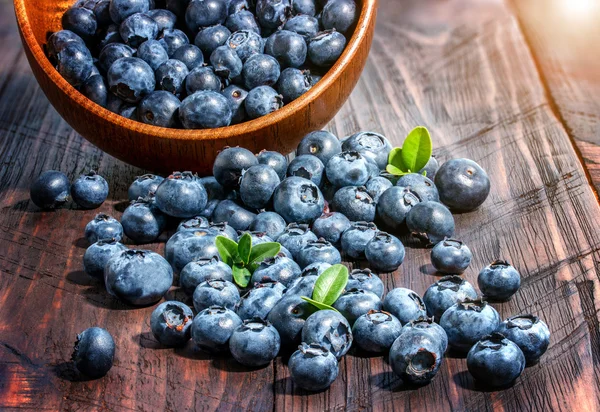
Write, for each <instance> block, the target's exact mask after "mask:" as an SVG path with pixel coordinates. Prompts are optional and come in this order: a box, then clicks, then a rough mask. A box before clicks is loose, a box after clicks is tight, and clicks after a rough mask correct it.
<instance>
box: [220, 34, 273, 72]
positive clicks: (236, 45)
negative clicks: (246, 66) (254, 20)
mask: <svg viewBox="0 0 600 412" xmlns="http://www.w3.org/2000/svg"><path fill="white" fill-rule="evenodd" d="M225 44H226V45H227V46H228V47H229V48H230V49H231V50H233V51H235V52H236V53H237V55H238V57H239V58H240V59H241V60H242V61H243V62H244V63H245V62H246V61H247V60H248V58H249V57H251V56H253V55H255V54H262V53H263V50H264V45H263V40H262V37H260V35H259V34H257V33H256V32H254V31H252V30H240V31H236V32H234V33H233V34H231V36H229V38H228V39H227V41H226V42H225ZM277 66H279V63H278V64H277Z"/></svg>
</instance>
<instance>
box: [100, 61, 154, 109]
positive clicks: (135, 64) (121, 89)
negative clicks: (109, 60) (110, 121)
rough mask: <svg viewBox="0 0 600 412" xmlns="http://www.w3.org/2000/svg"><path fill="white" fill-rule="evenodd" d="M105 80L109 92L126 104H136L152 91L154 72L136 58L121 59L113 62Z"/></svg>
mask: <svg viewBox="0 0 600 412" xmlns="http://www.w3.org/2000/svg"><path fill="white" fill-rule="evenodd" d="M107 79H108V86H109V89H110V91H111V92H112V93H113V94H114V95H116V96H117V97H119V98H121V99H123V100H124V101H125V102H128V103H137V102H139V101H140V100H141V99H142V98H143V97H144V96H146V95H147V94H149V93H151V92H153V91H154V86H155V78H154V71H153V70H152V68H151V67H150V66H149V65H148V63H146V62H145V61H143V60H142V59H139V58H137V57H123V58H120V59H119V60H117V61H116V62H114V63H113V64H112V66H110V69H109V70H108V75H107Z"/></svg>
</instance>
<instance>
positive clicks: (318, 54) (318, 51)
mask: <svg viewBox="0 0 600 412" xmlns="http://www.w3.org/2000/svg"><path fill="white" fill-rule="evenodd" d="M345 47H346V38H345V37H344V35H343V34H341V33H338V32H337V31H335V30H327V31H323V32H320V33H317V35H316V36H314V37H312V38H311V39H310V40H309V43H308V59H309V60H310V61H311V62H312V63H313V64H314V65H316V66H320V67H328V66H331V65H333V63H335V62H336V61H337V59H339V57H340V56H341V55H342V52H343V51H344V48H345Z"/></svg>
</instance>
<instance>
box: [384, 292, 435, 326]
mask: <svg viewBox="0 0 600 412" xmlns="http://www.w3.org/2000/svg"><path fill="white" fill-rule="evenodd" d="M383 310H385V311H386V312H390V313H391V314H392V315H394V316H395V317H397V318H398V320H399V321H400V322H401V323H402V324H403V325H404V324H406V323H408V322H410V321H411V320H415V319H418V318H420V317H421V316H426V315H427V310H426V309H425V304H424V303H423V299H421V296H419V295H418V294H416V293H415V292H414V291H412V290H410V289H406V288H395V289H392V290H390V291H389V292H388V294H387V295H385V299H384V300H383Z"/></svg>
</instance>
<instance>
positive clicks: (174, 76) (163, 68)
mask: <svg viewBox="0 0 600 412" xmlns="http://www.w3.org/2000/svg"><path fill="white" fill-rule="evenodd" d="M188 73H189V71H188V68H187V66H186V65H185V64H184V63H183V62H181V61H179V60H174V59H169V60H167V61H166V62H164V63H162V64H161V65H160V66H158V69H156V73H155V76H156V87H157V88H158V89H160V90H166V91H168V92H170V93H173V94H174V95H175V96H181V95H182V94H183V93H184V91H185V82H186V77H187V75H188Z"/></svg>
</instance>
